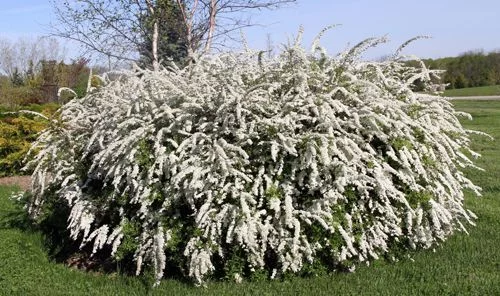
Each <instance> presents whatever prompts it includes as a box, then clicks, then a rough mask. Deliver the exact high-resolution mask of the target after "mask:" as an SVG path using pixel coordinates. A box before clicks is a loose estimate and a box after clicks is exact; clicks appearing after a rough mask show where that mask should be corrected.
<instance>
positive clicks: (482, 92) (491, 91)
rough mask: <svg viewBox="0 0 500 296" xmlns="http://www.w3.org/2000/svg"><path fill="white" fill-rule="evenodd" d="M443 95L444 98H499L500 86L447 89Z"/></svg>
mask: <svg viewBox="0 0 500 296" xmlns="http://www.w3.org/2000/svg"><path fill="white" fill-rule="evenodd" d="M443 95H444V96H446V97H467V96H499V95H500V85H491V86H479V87H468V88H459V89H447V90H445V91H444V93H443Z"/></svg>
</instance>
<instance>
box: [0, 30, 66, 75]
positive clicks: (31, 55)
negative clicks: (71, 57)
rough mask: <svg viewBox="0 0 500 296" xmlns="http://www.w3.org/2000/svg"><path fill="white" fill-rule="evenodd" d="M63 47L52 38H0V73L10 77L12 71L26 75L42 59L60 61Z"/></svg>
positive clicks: (35, 67) (63, 54)
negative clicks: (15, 39) (13, 39)
mask: <svg viewBox="0 0 500 296" xmlns="http://www.w3.org/2000/svg"><path fill="white" fill-rule="evenodd" d="M65 51H66V50H65V48H64V47H62V46H61V45H60V44H59V42H58V41H57V40H56V39H54V38H42V37H40V38H36V39H28V38H20V39H18V40H17V41H11V40H8V39H2V40H0V73H2V74H4V75H7V76H9V77H11V78H12V76H13V75H14V73H19V74H21V75H24V76H25V75H27V74H29V73H30V72H33V71H36V70H37V69H39V68H40V67H41V64H40V63H41V62H42V61H44V60H56V61H61V60H64V58H65Z"/></svg>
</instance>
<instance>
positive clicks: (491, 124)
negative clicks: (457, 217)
mask: <svg viewBox="0 0 500 296" xmlns="http://www.w3.org/2000/svg"><path fill="white" fill-rule="evenodd" d="M454 104H455V105H456V106H457V108H458V109H460V110H464V111H467V112H470V113H472V115H473V116H474V118H475V119H474V121H466V122H464V124H465V125H466V126H467V127H469V128H471V129H476V130H481V131H485V132H487V133H489V134H491V135H492V136H494V137H495V138H497V139H498V138H500V101H479V102H470V101H456V102H454ZM474 148H475V149H476V151H478V152H479V153H481V154H482V155H483V157H482V158H481V159H479V160H478V164H479V166H481V167H483V168H484V169H486V171H485V172H479V171H469V172H468V173H469V176H470V177H471V178H472V179H473V180H474V181H475V182H476V184H478V185H480V186H482V187H483V189H484V192H483V193H484V195H483V197H481V198H477V197H475V196H472V195H471V194H468V196H467V200H466V204H467V206H468V207H469V208H470V209H471V210H473V211H474V212H475V213H476V214H477V215H478V216H479V219H478V220H477V226H476V227H469V230H470V234H469V235H467V234H464V233H457V234H456V235H455V236H453V237H452V238H450V239H449V240H448V241H446V242H445V243H443V244H442V245H441V246H439V247H437V248H436V249H435V250H426V251H421V252H417V253H415V254H413V255H412V258H413V260H409V259H405V260H402V261H399V262H396V263H385V262H382V261H379V262H375V263H373V264H372V265H371V266H370V267H367V266H361V267H359V268H358V270H357V271H356V272H355V273H351V274H347V273H343V274H334V275H330V276H322V277H316V278H294V279H290V280H286V281H272V282H271V281H269V282H268V281H266V282H256V283H255V282H254V283H243V284H235V283H211V284H209V285H208V286H207V287H206V288H196V287H193V286H191V285H190V284H186V283H182V282H179V281H175V280H165V281H163V282H162V283H161V285H160V286H159V287H157V288H152V287H151V285H152V280H151V278H148V277H147V276H141V277H139V278H133V277H126V276H121V275H116V274H99V273H85V272H82V271H78V270H74V269H71V268H68V267H65V266H64V265H63V264H60V263H55V262H54V261H53V260H51V259H50V258H49V257H48V256H47V252H46V250H45V248H44V245H43V238H42V236H41V234H40V233H38V232H36V231H34V230H31V229H30V227H28V226H27V225H26V224H25V223H24V222H23V219H22V214H21V213H22V211H21V209H20V208H19V207H17V206H15V205H14V204H13V202H12V201H10V200H9V199H8V196H9V194H10V192H11V191H12V190H13V189H14V188H12V187H0V295H500V183H499V181H500V142H499V141H490V140H489V139H487V138H484V137H476V136H474Z"/></svg>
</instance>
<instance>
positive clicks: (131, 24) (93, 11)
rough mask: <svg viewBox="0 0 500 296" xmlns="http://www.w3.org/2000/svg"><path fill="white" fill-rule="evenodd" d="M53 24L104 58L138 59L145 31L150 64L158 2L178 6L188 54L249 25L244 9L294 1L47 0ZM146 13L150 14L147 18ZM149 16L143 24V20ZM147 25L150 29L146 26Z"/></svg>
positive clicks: (58, 33) (157, 27)
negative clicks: (54, 18) (54, 16)
mask: <svg viewBox="0 0 500 296" xmlns="http://www.w3.org/2000/svg"><path fill="white" fill-rule="evenodd" d="M51 1H52V2H53V4H54V7H55V12H56V16H57V23H56V24H53V26H52V27H53V34H54V35H56V36H59V37H63V38H67V39H71V40H74V41H77V42H79V43H80V44H82V45H83V46H84V48H85V49H86V50H88V51H92V52H96V53H99V54H100V55H103V56H104V57H106V58H107V59H108V60H111V59H115V60H122V61H137V60H138V59H139V52H140V49H141V47H143V45H144V36H145V35H146V34H149V35H152V36H150V38H148V41H149V42H151V46H148V48H150V51H151V52H150V53H149V56H150V57H152V59H151V60H152V64H153V65H152V66H153V68H154V69H157V68H158V66H159V63H160V62H161V61H160V60H159V56H160V54H159V52H158V50H159V46H158V44H159V38H162V34H163V32H162V31H161V29H160V28H161V27H162V26H160V25H159V24H161V22H162V20H164V19H166V18H163V17H162V15H161V13H160V12H161V10H159V9H157V8H158V7H159V5H160V4H162V3H163V4H164V3H165V2H167V1H170V2H171V4H175V5H177V6H178V7H177V9H179V11H181V18H182V23H183V26H184V28H182V33H183V34H184V35H185V36H184V38H183V39H184V40H186V47H187V52H188V56H189V57H190V58H192V57H194V56H195V53H205V52H208V51H210V49H211V48H212V47H213V44H214V40H216V39H219V38H221V37H224V36H225V37H228V36H229V37H230V36H231V34H232V33H233V32H235V31H238V30H240V29H241V28H244V27H247V26H251V25H253V23H252V22H251V20H250V18H248V17H245V12H247V11H250V10H260V9H274V8H279V7H282V6H283V5H286V4H290V3H293V2H295V1H296V0H262V1H256V0H77V1H74V0H51ZM145 16H149V17H148V18H146V17H145ZM146 19H147V20H148V22H152V24H151V23H146V22H145V20H146ZM151 25H152V28H153V29H152V31H151V29H150V28H151Z"/></svg>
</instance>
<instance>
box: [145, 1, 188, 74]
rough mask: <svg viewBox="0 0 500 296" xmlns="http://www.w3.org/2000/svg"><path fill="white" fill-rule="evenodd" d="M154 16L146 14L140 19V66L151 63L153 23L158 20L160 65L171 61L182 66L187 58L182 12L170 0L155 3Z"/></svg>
mask: <svg viewBox="0 0 500 296" xmlns="http://www.w3.org/2000/svg"><path fill="white" fill-rule="evenodd" d="M155 14H156V15H151V13H148V14H146V15H144V16H143V17H142V18H141V20H140V21H141V27H142V28H143V29H142V31H141V32H142V34H141V35H142V43H141V44H140V46H139V54H140V55H141V58H140V60H139V64H140V65H141V66H150V65H151V64H152V61H153V57H152V55H151V53H152V42H151V37H152V36H153V34H152V31H153V23H154V20H155V19H158V20H159V22H158V23H159V35H160V36H159V40H158V56H159V60H160V63H162V64H163V65H165V64H166V63H168V61H169V60H173V61H174V62H175V63H176V64H177V65H178V66H182V65H183V64H184V63H185V61H186V58H187V55H188V52H187V40H186V32H185V26H184V24H183V20H182V11H181V10H180V9H179V6H178V5H177V4H176V3H175V2H174V1H172V0H158V1H156V8H155Z"/></svg>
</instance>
